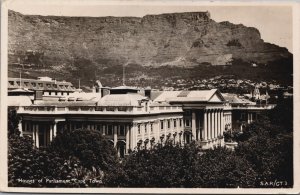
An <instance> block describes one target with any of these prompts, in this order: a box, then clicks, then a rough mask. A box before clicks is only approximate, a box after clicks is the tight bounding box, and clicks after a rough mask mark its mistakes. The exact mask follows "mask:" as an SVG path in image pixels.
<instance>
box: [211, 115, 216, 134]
mask: <svg viewBox="0 0 300 195" xmlns="http://www.w3.org/2000/svg"><path fill="white" fill-rule="evenodd" d="M211 122H212V124H211V131H212V135H211V137H212V139H214V138H215V128H216V127H215V122H216V121H215V110H213V111H212V121H211Z"/></svg>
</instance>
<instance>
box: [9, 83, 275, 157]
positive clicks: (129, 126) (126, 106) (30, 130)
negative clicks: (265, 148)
mask: <svg viewBox="0 0 300 195" xmlns="http://www.w3.org/2000/svg"><path fill="white" fill-rule="evenodd" d="M49 80H50V79H49ZM25 81H26V80H25ZM25 81H22V82H21V83H23V82H25ZM34 82H35V83H39V82H40V80H37V81H34ZM47 82H52V80H50V81H47ZM47 82H46V83H47ZM52 84H53V83H52ZM46 85H47V84H46ZM68 86H69V87H70V88H72V84H69V85H68ZM99 86H100V85H99ZM101 86H102V85H101ZM33 89H34V88H31V90H33ZM46 91H48V92H50V91H49V88H44V89H43V90H35V91H34V93H35V95H34V96H32V95H31V93H30V94H29V93H24V92H23V91H22V93H21V95H20V94H18V93H10V94H9V95H10V98H9V99H8V100H9V101H8V104H9V106H11V107H15V108H16V109H17V113H18V114H19V115H20V116H21V120H20V122H19V130H20V131H21V134H22V135H29V136H31V137H32V139H33V141H34V145H35V146H36V147H40V146H46V145H48V144H49V143H50V142H51V141H52V139H53V138H54V137H55V136H56V135H57V134H58V133H59V132H63V131H64V130H66V129H70V130H75V129H80V128H86V129H93V130H98V131H100V132H101V133H102V134H103V135H104V136H105V137H106V138H107V139H108V140H110V141H111V144H112V145H113V146H114V147H115V148H116V149H117V150H118V154H119V155H120V156H121V157H123V156H124V155H126V154H127V153H128V152H129V151H130V150H135V149H137V148H151V147H152V146H153V144H156V143H162V144H164V143H165V141H166V140H170V141H172V142H174V143H175V144H176V143H177V144H180V145H184V144H188V143H191V142H192V141H195V142H196V143H197V144H199V145H200V146H202V148H203V149H207V148H212V147H215V146H223V145H224V138H223V132H224V131H227V130H231V129H233V128H238V129H241V130H243V127H244V126H245V125H246V124H247V123H251V122H252V121H253V120H255V119H256V118H257V116H258V113H259V112H260V111H261V110H265V109H271V107H259V106H257V105H256V104H255V103H254V102H250V101H248V100H242V99H240V98H238V97H237V96H236V95H233V94H222V93H220V91H219V90H217V89H211V90H200V91H152V90H151V89H149V88H147V89H137V88H132V87H127V86H121V87H116V88H107V87H105V88H103V89H102V88H101V87H100V89H97V90H95V91H93V92H92V93H84V92H81V93H80V92H74V91H75V90H74V89H72V91H71V90H70V91H69V93H64V94H60V97H59V98H57V97H56V96H53V97H52V98H50V97H49V93H48V94H46V95H45V92H46ZM41 92H42V94H44V95H43V96H39V95H36V94H37V93H41ZM20 98H21V99H22V100H21V99H20ZM20 101H22V102H20Z"/></svg>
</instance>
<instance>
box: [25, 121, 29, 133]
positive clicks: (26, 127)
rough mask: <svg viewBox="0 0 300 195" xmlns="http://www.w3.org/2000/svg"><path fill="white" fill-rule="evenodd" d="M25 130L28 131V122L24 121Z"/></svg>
mask: <svg viewBox="0 0 300 195" xmlns="http://www.w3.org/2000/svg"><path fill="white" fill-rule="evenodd" d="M24 131H25V132H28V122H26V121H24Z"/></svg>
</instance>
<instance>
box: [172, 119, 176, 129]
mask: <svg viewBox="0 0 300 195" xmlns="http://www.w3.org/2000/svg"><path fill="white" fill-rule="evenodd" d="M173 122H174V128H175V127H176V119H174V121H173Z"/></svg>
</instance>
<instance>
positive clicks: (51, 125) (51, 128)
mask: <svg viewBox="0 0 300 195" xmlns="http://www.w3.org/2000/svg"><path fill="white" fill-rule="evenodd" d="M52 137H53V124H50V142H52Z"/></svg>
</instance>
